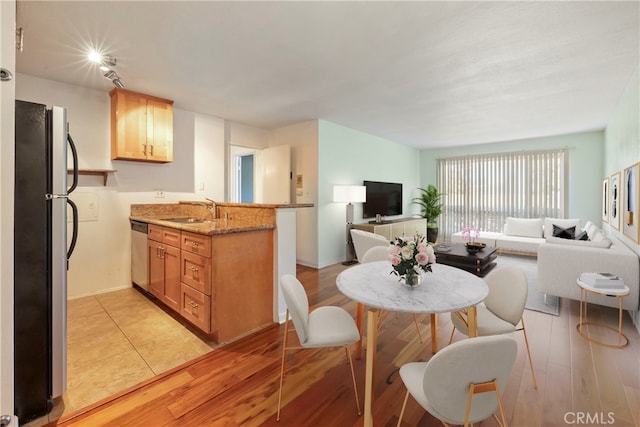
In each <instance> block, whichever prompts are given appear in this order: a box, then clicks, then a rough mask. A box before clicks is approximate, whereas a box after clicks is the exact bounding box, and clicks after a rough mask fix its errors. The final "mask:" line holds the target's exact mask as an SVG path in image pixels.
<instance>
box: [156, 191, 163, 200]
mask: <svg viewBox="0 0 640 427" xmlns="http://www.w3.org/2000/svg"><path fill="white" fill-rule="evenodd" d="M162 198H164V191H156V199H162Z"/></svg>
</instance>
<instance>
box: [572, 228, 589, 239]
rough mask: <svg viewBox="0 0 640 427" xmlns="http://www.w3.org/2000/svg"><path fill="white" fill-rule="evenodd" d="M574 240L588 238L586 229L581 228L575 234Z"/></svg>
mask: <svg viewBox="0 0 640 427" xmlns="http://www.w3.org/2000/svg"><path fill="white" fill-rule="evenodd" d="M574 240H589V233H587V230H582V231H581V232H580V233H578V234H576V237H575V238H574Z"/></svg>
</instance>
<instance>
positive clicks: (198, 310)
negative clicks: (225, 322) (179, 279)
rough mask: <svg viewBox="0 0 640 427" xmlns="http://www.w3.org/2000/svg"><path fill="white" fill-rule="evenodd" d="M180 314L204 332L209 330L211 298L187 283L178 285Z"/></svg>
mask: <svg viewBox="0 0 640 427" xmlns="http://www.w3.org/2000/svg"><path fill="white" fill-rule="evenodd" d="M180 293H181V296H180V314H181V315H182V317H184V318H185V319H187V320H188V321H189V322H191V323H193V324H194V325H195V326H197V327H198V328H200V329H202V330H203V331H204V332H206V333H210V332H211V298H210V297H209V296H207V295H205V294H203V293H202V292H199V291H197V290H195V289H193V288H191V287H190V286H188V285H185V284H184V283H182V284H181V285H180Z"/></svg>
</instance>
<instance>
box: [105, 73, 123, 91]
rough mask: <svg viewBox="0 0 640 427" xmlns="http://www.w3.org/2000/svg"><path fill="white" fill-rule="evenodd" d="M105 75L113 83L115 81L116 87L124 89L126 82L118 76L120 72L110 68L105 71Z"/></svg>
mask: <svg viewBox="0 0 640 427" xmlns="http://www.w3.org/2000/svg"><path fill="white" fill-rule="evenodd" d="M104 77H105V78H106V79H109V80H111V83H113V85H114V86H115V87H117V88H119V89H122V88H123V87H124V83H122V81H121V80H120V77H119V76H118V73H116V72H115V71H113V70H111V69H108V71H107V72H106V73H104Z"/></svg>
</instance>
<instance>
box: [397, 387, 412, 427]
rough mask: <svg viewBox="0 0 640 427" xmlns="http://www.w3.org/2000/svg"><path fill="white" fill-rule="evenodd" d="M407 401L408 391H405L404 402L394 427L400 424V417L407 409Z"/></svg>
mask: <svg viewBox="0 0 640 427" xmlns="http://www.w3.org/2000/svg"><path fill="white" fill-rule="evenodd" d="M407 400H409V390H407V393H406V394H405V395H404V402H403V403H402V409H401V410H400V416H399V417H398V425H397V426H396V427H400V423H402V416H403V415H404V408H406V407H407Z"/></svg>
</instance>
